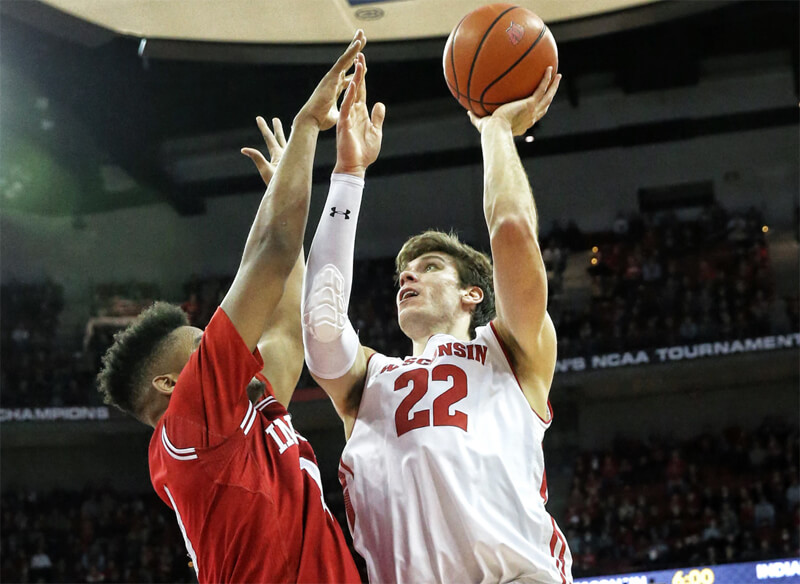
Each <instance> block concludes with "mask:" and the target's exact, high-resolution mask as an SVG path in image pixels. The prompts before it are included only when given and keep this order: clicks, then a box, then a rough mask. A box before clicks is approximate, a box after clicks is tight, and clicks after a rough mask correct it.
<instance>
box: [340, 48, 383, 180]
mask: <svg viewBox="0 0 800 584" xmlns="http://www.w3.org/2000/svg"><path fill="white" fill-rule="evenodd" d="M366 74H367V63H366V60H365V59H364V55H363V53H359V54H358V57H357V59H356V70H355V73H354V74H353V79H352V80H351V81H350V83H349V85H348V87H347V91H346V92H345V94H344V99H343V100H342V109H341V112H340V114H339V122H338V123H337V124H336V166H335V167H334V169H333V172H335V173H342V174H352V175H355V176H359V177H362V178H363V177H364V173H365V171H366V169H367V167H368V166H369V165H370V164H372V163H373V162H375V159H377V158H378V153H379V152H380V151H381V140H382V138H383V119H384V116H385V115H386V108H385V107H384V105H383V104H382V103H376V104H375V105H374V106H373V108H372V117H370V115H369V110H368V109H367V86H366V82H365V76H366Z"/></svg>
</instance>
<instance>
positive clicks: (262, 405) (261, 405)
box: [255, 396, 278, 411]
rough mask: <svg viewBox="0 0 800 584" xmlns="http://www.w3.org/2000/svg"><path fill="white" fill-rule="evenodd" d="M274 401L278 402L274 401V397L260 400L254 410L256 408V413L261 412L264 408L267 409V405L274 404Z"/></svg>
mask: <svg viewBox="0 0 800 584" xmlns="http://www.w3.org/2000/svg"><path fill="white" fill-rule="evenodd" d="M276 401H278V400H276V399H275V398H274V397H272V396H269V397H265V398H264V399H262V400H261V401H260V402H258V404H257V405H256V406H255V408H256V409H257V410H258V411H261V410H263V409H264V408H266V407H267V406H268V405H269V404H271V403H274V402H276Z"/></svg>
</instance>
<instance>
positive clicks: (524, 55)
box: [478, 22, 548, 111]
mask: <svg viewBox="0 0 800 584" xmlns="http://www.w3.org/2000/svg"><path fill="white" fill-rule="evenodd" d="M547 30H548V29H547V25H546V24H544V22H542V30H541V32H540V33H539V36H537V37H536V39H535V40H534V41H533V43H532V44H531V46H530V47H528V49H527V50H526V51H525V52H524V53H522V55H521V56H520V58H519V59H517V60H516V61H514V63H513V64H512V65H511V67H509V68H508V69H506V70H505V71H503V72H502V73H501V74H500V75H499V76H498V77H497V79H495V80H494V81H492V82H491V83H489V84H488V85H487V86H486V87H485V88H484V89H483V93H481V96H480V98H479V99H478V103H480V105H481V107H482V108H483V109H486V108H485V107H484V104H487V105H493V104H492V103H491V102H484V101H483V97H484V96H485V95H486V92H487V91H489V90H490V89H491V88H492V87H493V86H494V85H495V83H497V82H498V81H500V80H501V79H502V78H503V77H505V76H506V75H508V74H509V73H510V72H511V71H512V70H513V69H514V67H516V66H517V65H519V64H520V63H521V62H522V61H523V60H524V59H525V57H527V56H528V55H529V54H530V52H531V51H532V50H533V49H534V48H535V47H536V45H538V44H539V41H541V40H542V39H543V38H544V35H545V33H546V32H547ZM487 111H488V110H487Z"/></svg>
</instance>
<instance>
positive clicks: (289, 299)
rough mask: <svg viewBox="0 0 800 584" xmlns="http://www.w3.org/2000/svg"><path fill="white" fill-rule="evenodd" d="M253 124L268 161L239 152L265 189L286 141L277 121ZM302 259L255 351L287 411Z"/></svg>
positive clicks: (296, 365) (296, 351)
mask: <svg viewBox="0 0 800 584" xmlns="http://www.w3.org/2000/svg"><path fill="white" fill-rule="evenodd" d="M256 123H257V124H258V129H259V130H260V131H261V135H262V136H263V137H264V142H265V143H266V145H267V149H268V150H269V155H270V159H269V161H268V160H267V159H266V158H265V157H264V155H263V154H262V153H261V152H260V151H259V150H256V149H255V148H242V154H244V155H245V156H247V157H248V158H250V159H251V160H252V161H253V163H254V164H255V165H256V168H257V169H258V173H259V174H260V175H261V178H262V180H263V181H264V184H265V185H266V186H269V183H270V181H271V180H272V177H273V176H274V174H275V170H276V169H277V167H278V163H279V162H280V159H281V157H282V156H283V150H284V149H285V148H286V137H285V135H284V133H283V125H282V124H281V121H280V120H279V119H278V118H273V119H272V124H273V127H274V131H273V130H271V129H270V127H269V125H267V122H266V121H265V120H264V118H262V117H260V116H259V117H258V118H256ZM304 258H305V256H304V254H303V252H302V250H301V251H300V253H299V254H298V256H297V261H295V264H294V267H293V268H292V272H291V273H290V274H289V277H288V278H287V280H286V286H285V289H284V292H283V296H282V297H281V299H280V302H278V305H277V306H276V307H275V311H274V312H273V313H272V316H271V317H270V318H269V320H267V324H266V326H265V327H264V332H263V334H262V335H261V339H260V340H259V341H258V351H259V353H261V356H262V358H263V360H264V367H263V369H262V373H263V374H264V377H266V378H267V379H269V382H270V384H271V385H272V390H273V393H274V394H275V397H276V398H277V400H278V401H279V402H280V403H281V405H283V406H284V407H288V405H289V402H290V401H292V395H293V394H294V390H295V387H296V386H297V381H298V379H300V374H301V373H302V372H303V333H302V331H301V330H300V318H299V315H300V299H301V292H302V287H303V275H304V274H305V261H304ZM256 397H260V395H259V396H256Z"/></svg>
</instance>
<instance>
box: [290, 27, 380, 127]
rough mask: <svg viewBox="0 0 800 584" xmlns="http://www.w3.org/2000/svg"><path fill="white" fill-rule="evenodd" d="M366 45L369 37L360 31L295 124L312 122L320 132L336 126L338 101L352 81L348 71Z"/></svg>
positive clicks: (326, 75) (299, 114)
mask: <svg viewBox="0 0 800 584" xmlns="http://www.w3.org/2000/svg"><path fill="white" fill-rule="evenodd" d="M366 44H367V37H366V36H365V35H364V31H363V30H361V29H358V30H357V31H356V34H355V36H354V37H353V42H351V43H350V46H348V47H347V49H346V50H345V52H344V53H342V56H341V57H339V59H338V60H337V61H336V63H334V65H333V67H331V69H330V71H328V72H327V73H326V74H325V76H324V77H323V78H322V81H320V82H319V85H317V88H316V89H315V90H314V93H312V94H311V97H310V98H308V101H307V102H306V104H305V105H304V106H303V107H302V109H301V110H300V111H299V112H298V113H297V116H295V123H297V122H299V121H307V120H311V121H313V122H314V123H316V124H317V126H318V127H319V129H320V130H327V129H329V128H332V127H333V126H334V124H335V123H336V122H337V120H338V119H339V110H338V109H337V107H336V101H337V100H338V99H339V96H340V95H341V93H342V91H344V89H345V88H346V87H347V85H348V83H349V82H350V80H351V79H352V75H351V76H348V75H347V71H348V70H349V69H350V67H352V66H353V61H355V59H356V55H358V53H359V52H360V51H361V50H362V49H363V48H364V45H366Z"/></svg>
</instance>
